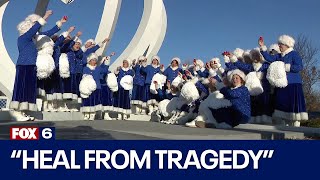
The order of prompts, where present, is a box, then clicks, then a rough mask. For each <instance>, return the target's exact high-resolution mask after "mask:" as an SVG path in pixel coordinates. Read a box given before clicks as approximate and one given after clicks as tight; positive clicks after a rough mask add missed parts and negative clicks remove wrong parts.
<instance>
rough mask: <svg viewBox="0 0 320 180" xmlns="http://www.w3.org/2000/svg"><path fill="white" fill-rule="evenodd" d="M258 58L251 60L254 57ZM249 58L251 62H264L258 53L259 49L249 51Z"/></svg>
mask: <svg viewBox="0 0 320 180" xmlns="http://www.w3.org/2000/svg"><path fill="white" fill-rule="evenodd" d="M255 55H256V56H259V59H255V58H253V57H254V56H255ZM250 58H251V59H252V60H258V61H259V62H263V61H265V59H264V57H263V56H262V54H261V52H260V48H254V49H252V50H251V51H250Z"/></svg>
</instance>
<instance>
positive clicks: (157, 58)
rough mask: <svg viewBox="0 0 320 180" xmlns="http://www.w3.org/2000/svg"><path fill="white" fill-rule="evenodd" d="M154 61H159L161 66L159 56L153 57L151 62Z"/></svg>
mask: <svg viewBox="0 0 320 180" xmlns="http://www.w3.org/2000/svg"><path fill="white" fill-rule="evenodd" d="M154 59H156V60H158V62H159V64H160V57H159V56H153V57H152V59H151V62H152V60H154Z"/></svg>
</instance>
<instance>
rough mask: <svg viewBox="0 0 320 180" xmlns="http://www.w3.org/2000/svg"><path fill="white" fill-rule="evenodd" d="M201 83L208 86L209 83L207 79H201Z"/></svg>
mask: <svg viewBox="0 0 320 180" xmlns="http://www.w3.org/2000/svg"><path fill="white" fill-rule="evenodd" d="M201 83H202V84H204V85H207V84H209V83H210V81H209V78H204V79H202V81H201Z"/></svg>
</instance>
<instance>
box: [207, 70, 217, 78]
mask: <svg viewBox="0 0 320 180" xmlns="http://www.w3.org/2000/svg"><path fill="white" fill-rule="evenodd" d="M216 75H217V72H216V71H215V70H213V69H209V77H215V76H216Z"/></svg>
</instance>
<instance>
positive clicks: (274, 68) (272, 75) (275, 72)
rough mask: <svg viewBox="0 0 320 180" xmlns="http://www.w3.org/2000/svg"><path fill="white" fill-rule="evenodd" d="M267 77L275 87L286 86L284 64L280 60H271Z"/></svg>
mask: <svg viewBox="0 0 320 180" xmlns="http://www.w3.org/2000/svg"><path fill="white" fill-rule="evenodd" d="M267 79H268V80H269V82H270V84H271V85H272V86H275V87H279V88H284V87H287V86H288V79H287V74H286V70H285V64H284V62H282V61H276V62H273V63H272V64H271V65H270V66H269V68H268V72H267Z"/></svg>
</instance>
